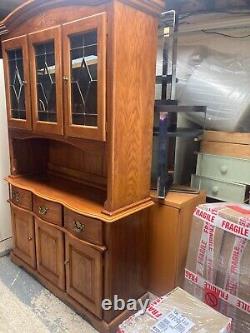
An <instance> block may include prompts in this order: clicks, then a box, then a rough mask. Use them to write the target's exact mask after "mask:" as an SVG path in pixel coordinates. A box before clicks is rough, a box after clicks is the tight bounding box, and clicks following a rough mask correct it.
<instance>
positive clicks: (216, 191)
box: [212, 186, 219, 194]
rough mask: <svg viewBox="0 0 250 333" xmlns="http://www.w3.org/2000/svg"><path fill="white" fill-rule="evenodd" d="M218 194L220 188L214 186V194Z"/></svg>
mask: <svg viewBox="0 0 250 333" xmlns="http://www.w3.org/2000/svg"><path fill="white" fill-rule="evenodd" d="M218 192H219V187H218V186H213V187H212V193H213V194H218Z"/></svg>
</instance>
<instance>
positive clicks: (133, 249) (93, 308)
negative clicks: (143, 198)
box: [11, 200, 148, 333]
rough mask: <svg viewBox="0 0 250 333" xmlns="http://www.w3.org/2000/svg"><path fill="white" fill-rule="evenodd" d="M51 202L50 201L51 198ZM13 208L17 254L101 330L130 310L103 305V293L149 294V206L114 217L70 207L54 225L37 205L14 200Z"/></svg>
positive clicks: (111, 327) (125, 297) (110, 295)
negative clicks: (25, 205) (106, 219)
mask: <svg viewBox="0 0 250 333" xmlns="http://www.w3.org/2000/svg"><path fill="white" fill-rule="evenodd" d="M46 207H51V206H50V204H47V203H46ZM11 213H12V224H13V238H14V249H13V252H12V260H13V261H14V262H15V263H17V264H18V265H19V266H21V267H24V268H25V269H26V270H27V271H28V272H31V274H33V275H34V276H35V277H36V278H37V279H38V280H39V281H40V282H41V283H42V284H44V285H45V286H46V287H47V288H48V289H49V290H51V291H52V292H53V293H54V294H55V295H57V296H58V297H59V298H60V299H62V300H64V301H65V302H66V303H67V304H70V305H71V306H72V307H73V308H75V309H76V310H77V312H79V313H80V314H83V315H84V317H85V319H87V320H89V321H90V323H91V324H92V325H93V326H94V327H96V328H97V330H98V331H99V332H102V333H113V332H115V331H116V328H117V326H118V324H119V323H120V322H121V321H123V320H125V319H126V318H127V316H128V315H129V312H128V311H126V310H124V309H121V310H117V309H114V308H113V307H111V308H110V309H109V310H108V311H104V310H103V309H102V300H103V299H109V300H111V301H113V299H114V297H115V296H116V295H117V296H118V297H119V298H121V299H123V300H124V301H127V300H128V299H130V298H133V299H138V298H141V297H143V298H144V297H145V296H146V292H147V270H146V267H147V253H148V251H147V244H148V237H147V226H148V224H147V212H146V211H141V212H137V213H135V214H133V215H130V216H127V217H125V218H122V219H120V220H117V221H115V222H113V223H108V222H107V223H104V222H102V221H100V220H95V219H91V218H89V217H85V216H82V215H79V214H76V213H72V212H71V211H68V212H66V214H65V215H63V216H62V217H60V215H59V214H57V221H58V224H57V225H55V224H54V223H51V222H48V220H47V216H43V217H40V215H39V216H38V213H39V212H38V213H37V210H36V209H34V210H33V211H32V210H28V209H26V208H22V207H19V206H17V205H16V202H14V201H13V200H12V201H11ZM45 215H46V214H45ZM53 222H54V221H53ZM63 222H64V223H63ZM72 227H73V228H72ZM78 229H80V231H79V230H78ZM72 232H74V234H72ZM76 235H77V237H76Z"/></svg>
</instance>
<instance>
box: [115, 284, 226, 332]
mask: <svg viewBox="0 0 250 333" xmlns="http://www.w3.org/2000/svg"><path fill="white" fill-rule="evenodd" d="M230 327H231V319H230V318H227V317H226V316H224V315H222V314H220V313H219V312H217V311H215V310H213V309H212V308H210V307H209V306H208V305H206V304H204V303H202V302H201V301H199V300H198V299H196V298H195V297H193V296H191V295H190V294H189V293H187V292H186V291H184V290H182V289H181V288H179V287H178V288H176V289H174V290H173V291H172V292H170V293H169V294H167V295H166V296H163V297H161V298H158V299H156V300H155V301H153V302H152V303H151V304H150V305H149V306H148V308H147V311H146V312H145V313H140V312H138V313H136V314H135V315H133V316H131V317H130V318H129V319H127V320H126V321H125V322H124V323H122V324H121V325H120V326H119V330H118V332H119V333H154V332H157V333H160V332H164V333H170V332H171V333H182V332H183V333H187V332H188V333H193V332H196V333H198V332H199V333H226V332H230Z"/></svg>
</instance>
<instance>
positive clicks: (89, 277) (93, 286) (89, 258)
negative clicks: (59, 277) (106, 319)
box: [65, 235, 103, 318]
mask: <svg viewBox="0 0 250 333" xmlns="http://www.w3.org/2000/svg"><path fill="white" fill-rule="evenodd" d="M65 246H66V261H65V262H66V290H67V293H68V294H69V295H70V296H71V297H72V298H74V299H75V300H76V301H77V302H78V303H80V304H81V305H83V306H84V307H86V308H87V309H88V310H89V311H91V312H92V313H94V314H95V315H96V316H97V317H99V318H101V317H102V307H101V302H102V296H103V287H102V284H103V258H102V252H100V251H99V250H97V249H96V248H94V247H92V246H90V245H88V244H87V243H85V242H83V241H81V240H79V239H77V238H75V237H74V236H70V235H66V236H65Z"/></svg>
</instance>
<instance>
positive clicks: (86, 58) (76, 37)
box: [62, 13, 107, 141]
mask: <svg viewBox="0 0 250 333" xmlns="http://www.w3.org/2000/svg"><path fill="white" fill-rule="evenodd" d="M62 29H63V30H62V31H63V34H62V35H63V57H64V58H63V59H64V60H63V61H64V76H63V79H64V92H65V94H64V96H65V108H66V109H65V130H66V135H68V136H72V137H80V138H84V139H93V140H99V141H105V139H106V138H105V135H106V129H105V123H106V38H107V35H106V14H105V13H100V14H97V15H93V16H90V17H86V18H84V19H80V20H76V21H74V22H70V23H66V24H64V25H63V28H62Z"/></svg>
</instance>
